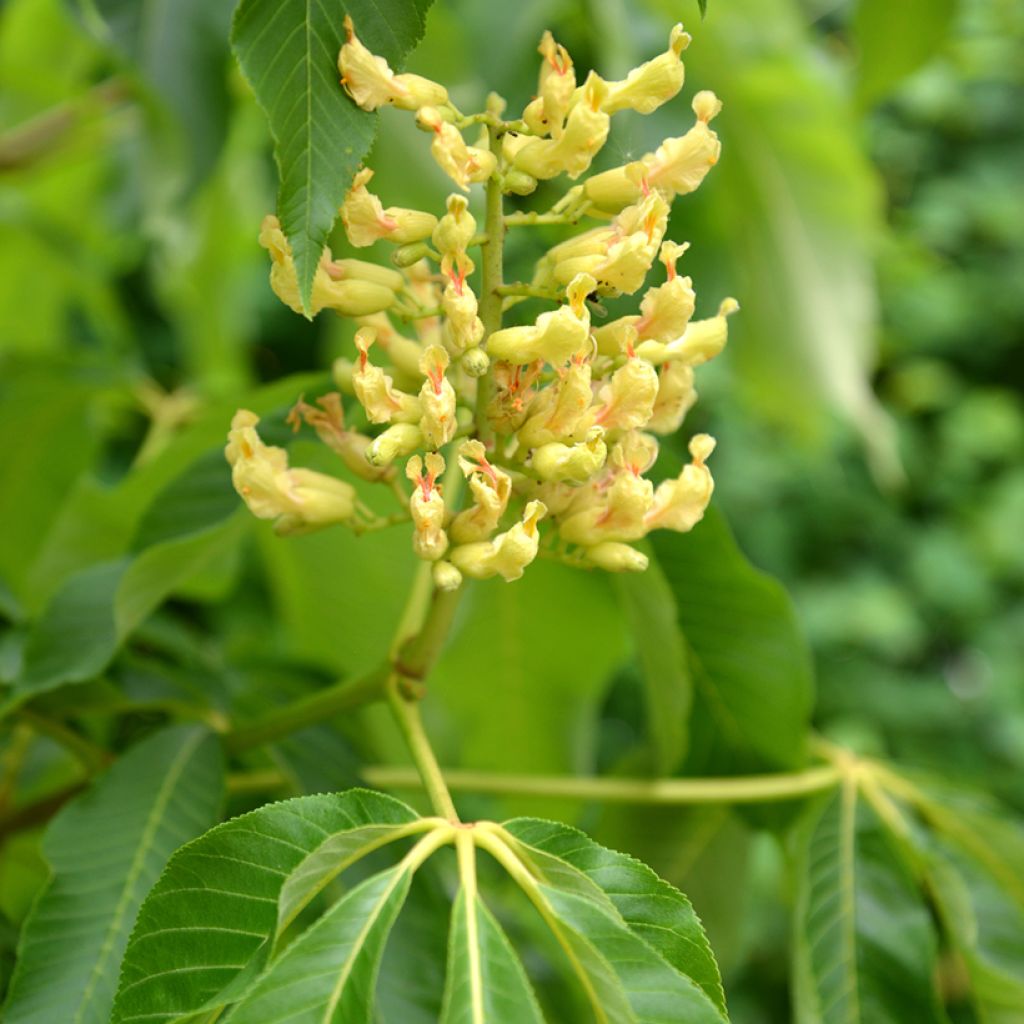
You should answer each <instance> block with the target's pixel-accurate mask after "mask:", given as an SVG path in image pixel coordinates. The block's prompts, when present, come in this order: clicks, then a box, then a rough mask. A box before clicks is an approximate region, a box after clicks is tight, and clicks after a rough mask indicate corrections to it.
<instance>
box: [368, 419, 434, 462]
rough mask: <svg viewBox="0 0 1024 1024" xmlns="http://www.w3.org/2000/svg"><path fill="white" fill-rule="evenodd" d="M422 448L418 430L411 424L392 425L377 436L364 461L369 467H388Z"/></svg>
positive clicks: (421, 438) (421, 436) (421, 437)
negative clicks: (396, 460)
mask: <svg viewBox="0 0 1024 1024" xmlns="http://www.w3.org/2000/svg"><path fill="white" fill-rule="evenodd" d="M422 447H423V435H422V434H421V433H420V428H419V427H417V426H415V425H414V424H412V423H393V424H392V425H391V426H390V427H388V428H387V430H384V431H382V432H381V433H380V434H378V435H377V436H376V437H375V438H374V439H373V440H372V441H371V442H370V445H369V447H368V448H367V449H366V461H367V462H368V463H369V464H370V465H371V466H390V465H391V463H392V462H394V461H395V459H401V458H404V457H405V456H406V455H409V454H411V453H412V452H414V451H416V449H417V448H422Z"/></svg>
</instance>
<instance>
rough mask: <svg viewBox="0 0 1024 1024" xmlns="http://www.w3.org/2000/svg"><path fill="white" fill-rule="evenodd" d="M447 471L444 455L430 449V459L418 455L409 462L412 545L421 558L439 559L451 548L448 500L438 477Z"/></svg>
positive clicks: (430, 560) (407, 468)
mask: <svg viewBox="0 0 1024 1024" xmlns="http://www.w3.org/2000/svg"><path fill="white" fill-rule="evenodd" d="M443 472H444V457H443V456H442V455H440V454H439V453H438V452H429V453H428V454H427V457H426V459H422V458H420V456H419V455H414V456H413V457H412V458H411V459H410V460H409V461H408V462H407V463H406V466H405V475H406V476H407V477H408V478H409V480H411V481H412V484H413V489H412V494H411V495H410V497H409V512H410V513H411V515H412V525H413V535H412V547H413V551H415V552H416V555H417V557H418V558H422V559H425V560H426V561H428V562H436V561H437V560H438V559H439V558H440V557H441V556H442V555H443V554H444V553H445V551H447V550H448V535H447V534H446V533H445V531H444V517H445V504H444V496H443V495H442V493H441V487H440V486H439V484H438V482H437V481H438V479H439V477H440V476H441V474H442V473H443Z"/></svg>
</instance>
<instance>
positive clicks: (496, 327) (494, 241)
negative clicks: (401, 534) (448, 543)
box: [476, 124, 505, 444]
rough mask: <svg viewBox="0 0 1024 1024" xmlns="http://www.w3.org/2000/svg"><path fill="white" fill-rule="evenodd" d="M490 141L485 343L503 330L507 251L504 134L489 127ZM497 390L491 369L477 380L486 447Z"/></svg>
mask: <svg viewBox="0 0 1024 1024" xmlns="http://www.w3.org/2000/svg"><path fill="white" fill-rule="evenodd" d="M487 132H488V136H489V138H490V144H491V152H492V153H493V154H494V155H495V156H496V157H497V158H498V161H499V170H497V171H495V172H494V174H492V175H491V177H490V178H489V179H488V181H487V199H486V215H485V218H484V233H485V234H486V235H487V241H486V242H484V243H483V245H481V247H480V252H481V256H482V258H483V259H482V268H481V273H482V280H481V287H480V319H481V321H482V322H483V325H484V338H483V344H484V345H486V343H487V339H488V338H489V337H490V336H491V335H492V334H493V333H494V332H495V331H500V330H501V299H502V296H501V292H500V291H499V289H500V288H501V286H502V280H501V279H502V275H503V274H504V265H503V257H504V249H505V218H504V205H503V202H502V196H501V178H500V161H501V133H500V130H499V128H498V127H497V126H496V125H494V124H489V125H488V127H487ZM493 391H494V374H493V373H492V372H491V371H490V370H488V371H487V373H485V374H484V376H483V377H481V378H480V379H479V380H478V381H477V397H476V427H477V436H478V437H479V438H480V440H481V441H483V442H484V444H487V443H488V441H489V440H491V439H492V438H493V434H494V431H493V430H491V425H490V422H489V421H488V419H487V406H488V405H489V404H490V401H491V395H492V393H493Z"/></svg>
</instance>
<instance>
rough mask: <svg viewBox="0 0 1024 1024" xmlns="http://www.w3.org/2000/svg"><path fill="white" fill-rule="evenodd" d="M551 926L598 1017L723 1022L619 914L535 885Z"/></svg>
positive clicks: (661, 1023) (639, 1023)
mask: <svg viewBox="0 0 1024 1024" xmlns="http://www.w3.org/2000/svg"><path fill="white" fill-rule="evenodd" d="M539 889H540V893H541V896H542V898H543V900H544V903H545V904H546V906H547V909H548V913H549V914H550V915H551V918H552V920H551V921H550V922H549V926H550V927H552V930H553V931H555V934H556V936H557V937H559V939H560V941H561V942H562V943H563V948H564V949H565V951H566V953H567V955H568V956H569V957H570V960H571V961H572V962H573V963H574V966H575V969H576V971H577V975H578V977H579V979H580V982H581V984H582V985H583V987H584V989H585V990H586V991H587V993H588V995H589V998H590V1001H591V1003H592V1006H593V1008H594V1010H595V1013H596V1014H598V1015H600V1014H601V1013H603V1014H604V1016H603V1017H601V1016H598V1019H599V1020H606V1021H607V1022H608V1024H619V1022H620V1021H621V1022H629V1024H680V1022H685V1024H722V1022H723V1021H724V1020H725V1018H724V1017H723V1016H722V1014H721V1013H720V1012H719V1011H718V1010H717V1009H716V1008H715V1006H714V1005H713V1004H712V1003H711V1001H710V1000H709V999H708V997H707V996H706V995H705V994H704V993H703V992H702V991H701V989H700V988H698V986H697V985H696V984H695V983H694V982H693V981H692V980H691V979H690V978H688V977H686V975H684V974H682V973H681V972H679V971H677V970H676V969H675V968H673V967H672V966H670V965H669V964H668V962H667V961H666V960H664V959H663V958H662V957H661V956H659V955H658V953H656V952H655V950H654V949H653V948H652V947H651V946H650V945H648V944H647V943H646V942H645V941H644V940H643V939H641V938H640V937H639V936H638V935H637V934H636V933H635V932H634V931H632V930H631V929H630V928H628V927H627V926H626V924H625V923H624V922H623V921H622V919H621V918H620V917H617V916H615V915H613V914H612V913H609V911H607V910H606V909H605V908H603V907H602V906H601V905H600V904H598V903H595V902H593V901H591V900H588V899H587V898H585V897H583V896H579V895H576V894H575V893H570V892H567V891H566V890H564V889H556V888H553V887H551V886H547V885H543V884H542V885H540V886H539Z"/></svg>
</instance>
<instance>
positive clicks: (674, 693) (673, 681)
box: [614, 561, 693, 775]
mask: <svg viewBox="0 0 1024 1024" xmlns="http://www.w3.org/2000/svg"><path fill="white" fill-rule="evenodd" d="M614 582H615V585H616V591H617V593H618V596H619V601H620V602H621V604H622V608H623V611H624V612H625V616H626V620H627V622H628V623H629V625H630V629H631V631H632V634H633V639H634V642H635V643H636V656H637V660H638V662H639V663H640V672H641V675H642V676H643V682H644V697H645V700H646V705H647V728H648V730H649V731H650V735H651V744H652V746H653V751H654V759H653V764H652V768H653V770H654V772H655V774H658V775H670V774H672V772H674V771H675V770H676V769H677V768H678V767H679V764H680V762H681V761H682V760H683V758H684V757H685V756H686V747H687V742H688V739H689V733H688V729H687V725H688V719H689V715H690V704H691V702H692V698H693V680H692V679H691V678H690V667H689V664H688V661H687V651H686V645H685V643H684V642H683V639H682V637H681V636H680V635H679V626H678V624H677V618H678V610H677V608H676V602H675V597H674V596H673V594H672V589H671V587H669V585H668V581H667V580H666V579H665V574H664V573H663V572H662V571H661V567H660V566H659V565H658V563H657V562H656V561H652V562H651V564H650V565H649V566H648V568H647V571H646V572H642V573H623V574H621V575H619V576H616V577H615V580H614Z"/></svg>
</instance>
